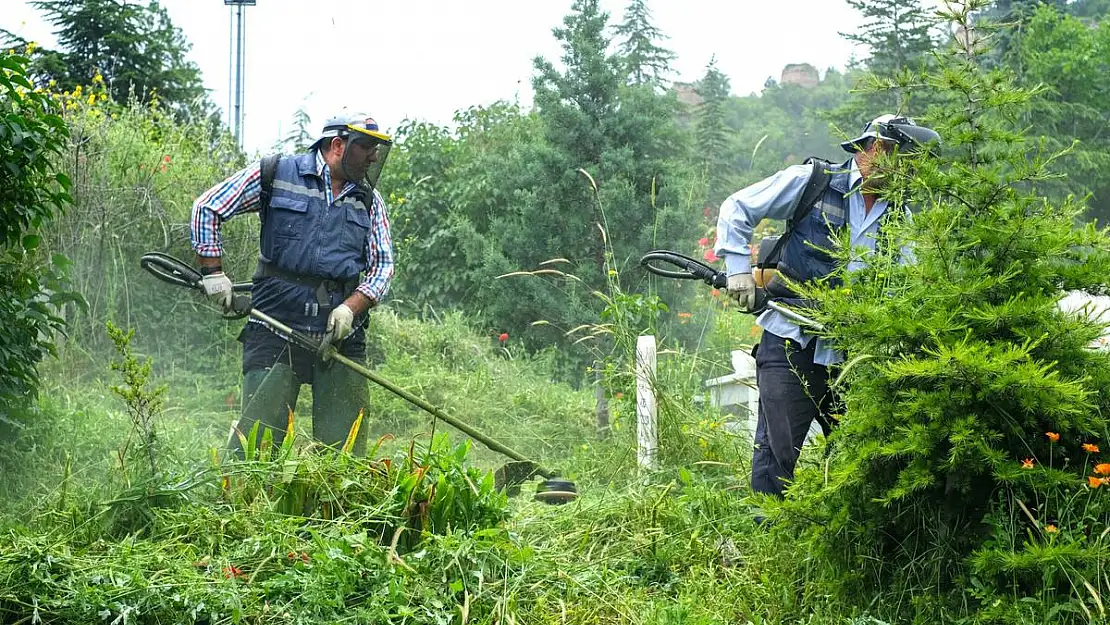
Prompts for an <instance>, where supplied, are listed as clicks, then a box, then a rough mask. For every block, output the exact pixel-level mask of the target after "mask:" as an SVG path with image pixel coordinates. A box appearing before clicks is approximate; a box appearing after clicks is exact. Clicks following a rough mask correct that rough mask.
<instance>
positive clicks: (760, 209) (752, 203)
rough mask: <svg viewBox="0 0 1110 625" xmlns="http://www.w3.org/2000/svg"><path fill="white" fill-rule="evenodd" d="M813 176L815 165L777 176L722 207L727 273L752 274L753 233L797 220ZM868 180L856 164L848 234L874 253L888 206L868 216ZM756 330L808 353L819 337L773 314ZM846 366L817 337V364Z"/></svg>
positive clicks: (881, 204)
mask: <svg viewBox="0 0 1110 625" xmlns="http://www.w3.org/2000/svg"><path fill="white" fill-rule="evenodd" d="M811 171H812V168H811V166H809V165H794V166H791V167H788V168H786V169H784V170H782V171H780V172H778V173H777V174H775V175H773V176H771V177H769V178H766V179H764V180H761V181H759V182H757V183H755V184H753V185H751V186H749V187H746V188H744V189H741V190H739V191H737V192H736V193H733V194H732V195H731V196H729V197H728V199H726V200H725V201H724V203H723V204H722V205H721V212H720V216H719V217H718V219H717V245H716V246H715V251H716V253H717V254H718V255H719V256H722V257H724V259H725V270H726V271H727V272H728V275H730V276H732V275H735V274H738V273H748V272H750V271H751V269H752V262H751V254H752V248H751V241H752V231H753V230H754V229H755V227H756V226H757V225H759V222H761V221H763V220H764V219H788V218H790V217H792V216H793V215H792V214H791V212H792V211H791V208H792V207H793V204H794V200H795V199H797V197H798V196H799V195H801V194H802V191H803V190H804V189H805V186H806V182H807V181H808V180H809V174H810V172H811ZM862 179H863V176H862V175H861V174H860V171H859V167H857V166H856V161H855V159H852V165H851V172H850V173H849V176H848V188H849V189H852V191H851V192H850V194H849V196H848V228H849V230H850V233H851V245H852V249H853V250H855V249H857V248H859V247H862V248H865V249H866V250H869V251H874V249H875V243H876V239H875V236H876V235H877V234H878V232H879V218H880V217H882V216H883V214H884V213H886V210H887V202H886V201H885V200H876V202H875V204H874V205H872V207H871V212H867V209H866V206H865V205H864V201H863V195H862V194H861V193H859V183H860V182H861V181H862ZM864 263H865V259H864V258H863V257H862V256H858V257H857V256H853V258H852V259H851V261H850V262H849V263H848V271H855V270H857V269H859V268H861V267H863V266H864ZM756 324H757V325H759V327H761V328H763V330H764V331H765V332H770V333H771V334H774V335H775V336H779V337H782V338H785V339H791V340H794V341H797V342H798V344H800V345H801V346H802V347H806V346H808V345H809V342H810V340H812V339H813V338H814V337H813V335H811V334H808V333H806V332H803V331H802V328H801V327H800V326H798V324H796V323H794V322H792V321H790V320H789V319H787V318H786V317H784V316H783V315H782V314H780V313H777V312H775V311H773V310H767V311H765V312H763V313H762V314H760V315H759V318H757V319H756ZM842 360H844V355H843V354H842V353H841V352H839V351H837V350H836V349H834V348H833V347H832V346H830V345H829V344H828V341H826V340H824V339H823V338H821V337H817V346H816V348H815V350H814V355H813V362H814V363H816V364H819V365H832V364H836V363H838V362H841V361H842Z"/></svg>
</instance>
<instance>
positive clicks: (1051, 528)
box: [1044, 523, 1060, 534]
mask: <svg viewBox="0 0 1110 625" xmlns="http://www.w3.org/2000/svg"><path fill="white" fill-rule="evenodd" d="M1059 531H1060V530H1059V528H1057V527H1056V526H1055V525H1053V524H1051V523H1049V524H1048V525H1046V526H1044V533H1045V534H1055V533H1057V532H1059Z"/></svg>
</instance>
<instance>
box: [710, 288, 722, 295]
mask: <svg viewBox="0 0 1110 625" xmlns="http://www.w3.org/2000/svg"><path fill="white" fill-rule="evenodd" d="M709 294H710V295H712V296H713V297H717V296H718V295H720V294H721V290H720V289H713V290H712V291H710V292H709Z"/></svg>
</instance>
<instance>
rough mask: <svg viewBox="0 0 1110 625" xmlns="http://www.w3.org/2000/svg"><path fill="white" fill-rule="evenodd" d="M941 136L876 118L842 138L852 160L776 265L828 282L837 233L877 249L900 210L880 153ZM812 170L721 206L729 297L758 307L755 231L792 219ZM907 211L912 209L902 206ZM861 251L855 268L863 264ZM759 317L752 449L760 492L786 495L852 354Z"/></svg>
mask: <svg viewBox="0 0 1110 625" xmlns="http://www.w3.org/2000/svg"><path fill="white" fill-rule="evenodd" d="M939 139H940V138H939V136H938V135H937V133H936V132H934V131H932V130H930V129H928V128H925V127H923V126H919V125H917V124H916V123H915V122H914V121H913V120H912V119H909V118H906V117H897V116H894V115H883V116H881V117H878V118H876V119H874V120H873V121H871V122H870V123H868V124H867V125H866V126H865V127H864V130H863V132H862V133H861V134H860V136H858V137H856V138H855V139H852V140H851V141H846V142H844V143H842V144H841V147H842V148H844V150H845V151H847V152H849V153H851V154H852V156H851V158H849V159H848V160H847V161H845V162H844V163H842V164H840V165H835V166H832V167H831V168H830V171H829V174H830V175H829V177H828V178H827V180H828V185H827V188H826V189H825V190H824V192H823V193H821V194H820V195H819V196H818V199H817V201H816V202H815V203H814V204H813V205H812V208H811V209H809V210H808V213H806V214H805V215H804V216H803V217H802V218H801V219H799V220H798V223H795V224H792V227H791V229H790V231H788V232H786V233H784V234H783V237H784V238H785V239H786V240H785V241H784V244H783V246H782V248H781V255H780V257H779V259H778V265H777V271H778V272H780V273H782V274H783V275H785V276H787V277H789V278H790V279H792V280H794V281H796V282H806V281H810V280H819V279H822V278H825V277H827V276H828V275H829V274H831V273H832V272H833V270H834V269H835V268H836V260H835V259H834V258H833V257H832V256H831V255H830V254H829V253H828V252H827V251H826V250H829V249H831V248H832V241H833V240H835V238H836V237H837V236H838V234H839V233H838V231H842V230H843V228H845V227H846V228H848V232H849V235H850V237H851V245H852V249H853V250H856V249H863V250H867V251H873V250H874V249H875V244H876V238H877V237H876V235H877V234H878V233H879V230H880V228H882V226H883V223H884V221H885V220H884V217H886V216H887V215H889V214H893V212H894V211H893V210H892V209H891V207H890V206H888V205H887V202H886V201H885V200H882V199H880V198H879V196H878V191H879V189H880V188H881V184H882V177H881V176H876V175H875V174H876V166H875V165H876V158H877V157H878V155H879V154H880V153H886V154H890V153H907V152H914V151H916V150H917V149H920V148H928V147H930V146H932V145H935V144H938V143H939ZM812 171H813V170H812V167H811V166H810V165H808V164H806V165H795V166H792V167H788V168H786V169H784V170H782V171H780V172H778V173H776V174H774V175H773V176H771V177H769V178H767V179H765V180H762V181H760V182H757V183H755V184H753V185H751V186H749V187H747V188H745V189H742V190H740V191H737V192H736V193H734V194H732V195H731V196H730V197H729V198H728V199H726V200H725V201H724V203H723V204H722V205H721V212H720V217H719V218H718V221H717V244H716V247H715V251H716V253H717V254H718V255H719V256H722V257H724V260H725V268H726V272H727V274H728V295H729V297H731V298H732V299H734V300H735V301H736V302H737V303H738V304H739V306H740V308H741V309H742V310H744V311H746V312H753V311H754V310H755V307H756V301H757V293H756V289H757V287H756V281H755V277H754V276H753V274H752V266H751V253H752V248H751V240H752V231H753V230H754V228H755V227H756V226H757V225H758V224H759V222H761V221H762V220H764V219H783V220H786V219H792V218H793V217H794V215H796V214H798V213H797V212H796V211H795V209H796V206H795V204H797V203H798V201H799V199H800V196H802V194H803V191H804V189H805V188H806V186H807V183H808V182H809V180H810V174H811V172H812ZM902 210H904V207H903V209H902ZM864 263H865V259H864V258H863V257H853V258H852V260H851V262H850V263H849V265H848V267H847V269H848V270H849V271H852V270H854V269H858V268H859V267H862V266H863V265H864ZM784 289H785V287H784V285H783V283H782V282H781V281H775V287H774V288H770V287H769V288H768V294H769V295H770V296H771V297H776V296H778V297H782V296H784V295H785V296H786V297H787V298H789V292H788V289H786V291H787V293H784V292H783V291H784ZM756 323H757V324H758V325H759V326H760V327H761V328H763V335H762V338H761V339H760V341H759V345H758V347H757V349H756V353H755V360H756V384H757V385H758V387H759V415H758V420H757V425H756V433H755V449H754V451H753V454H752V490H753V491H755V492H759V493H767V494H771V495H775V496H780V497H781V496H782V493H783V489H784V487H785V485H786V483H787V482H789V481H790V480H792V479H793V477H794V467H795V465H796V464H797V461H798V453H799V451H800V449H801V446H802V443H803V442H804V441H805V436H806V433H807V432H808V431H809V428H810V426H811V424H812V423H813V420H814V419H816V420H817V422H818V423H819V424H820V425H821V428H822V430H823V431H824V432H825V434H826V435H827V434H828V433H829V432H830V428H831V426H832V422H831V414H832V409H833V405H834V397H833V395H832V393H831V391H830V388H829V380H830V376H829V367H830V365H834V364H836V363H838V362H840V361H842V360H843V356H842V355H841V354H840V353H839V352H838V351H836V349H834V347H833V346H831V345H829V344H828V342H827V341H825V340H824V339H823V338H821V337H814V336H812V335H811V334H809V333H807V332H806V331H805V330H804V329H803V328H802V327H800V326H799V325H798V324H797V323H795V322H793V321H791V320H790V319H788V318H786V317H785V316H783V315H782V314H780V313H778V312H775V311H773V310H766V311H764V312H762V313H761V314H760V315H759V317H758V318H757V319H756Z"/></svg>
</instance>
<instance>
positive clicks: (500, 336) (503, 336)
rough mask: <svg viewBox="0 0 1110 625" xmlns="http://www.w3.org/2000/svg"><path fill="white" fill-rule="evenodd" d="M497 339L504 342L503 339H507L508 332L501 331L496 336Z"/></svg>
mask: <svg viewBox="0 0 1110 625" xmlns="http://www.w3.org/2000/svg"><path fill="white" fill-rule="evenodd" d="M497 340H498V341H501V342H502V343H504V342H505V341H507V340H509V333H508V332H502V333H501V334H499V335H498V336H497Z"/></svg>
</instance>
